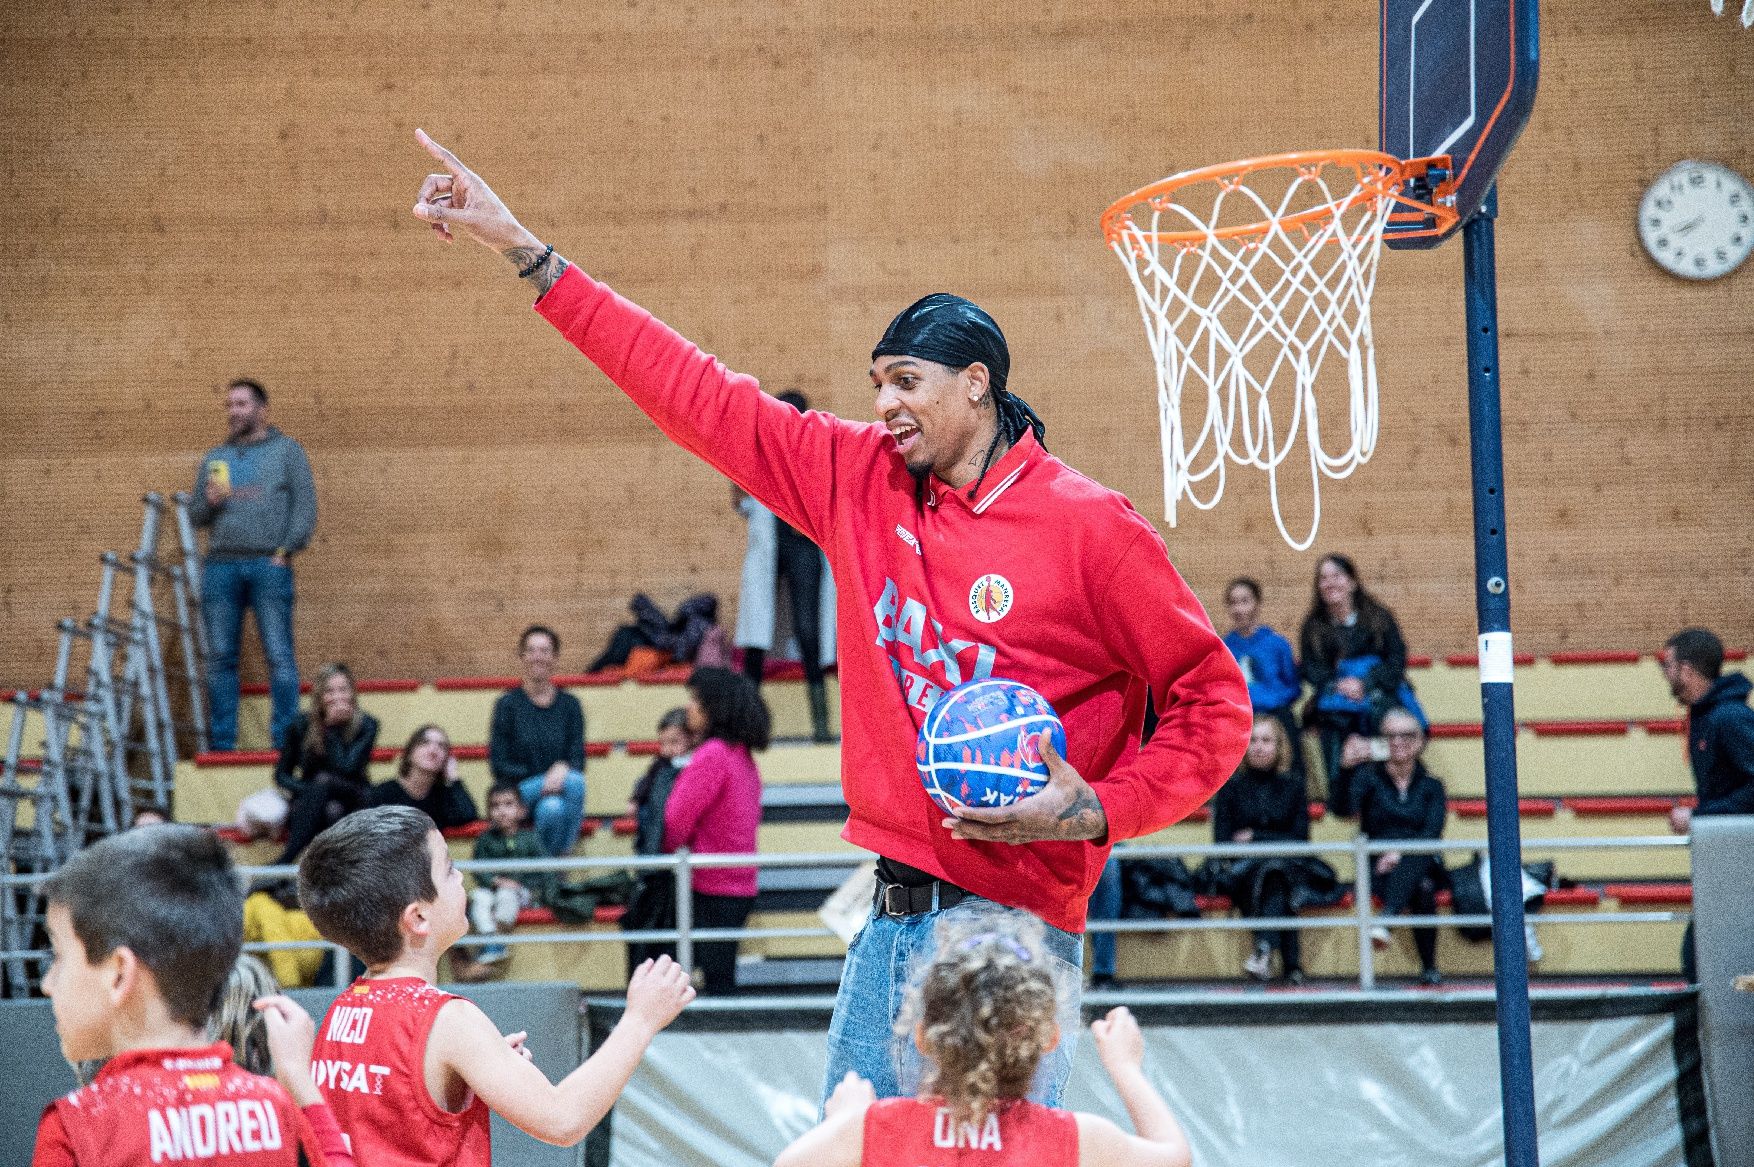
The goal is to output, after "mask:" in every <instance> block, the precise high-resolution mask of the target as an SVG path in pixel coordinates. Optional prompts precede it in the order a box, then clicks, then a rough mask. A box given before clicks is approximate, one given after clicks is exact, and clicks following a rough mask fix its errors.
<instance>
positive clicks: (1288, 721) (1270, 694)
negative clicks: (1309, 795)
mask: <svg viewBox="0 0 1754 1167" xmlns="http://www.w3.org/2000/svg"><path fill="white" fill-rule="evenodd" d="M1224 607H1225V610H1226V611H1228V612H1229V613H1230V631H1229V632H1226V633H1225V634H1224V647H1226V648H1228V649H1229V650H1230V655H1232V656H1234V657H1235V658H1236V662H1237V664H1239V665H1241V666H1242V675H1243V677H1244V679H1246V680H1247V681H1248V687H1249V701H1250V702H1251V703H1252V704H1253V705H1254V709H1255V712H1256V713H1257V714H1259V713H1266V714H1271V715H1272V716H1273V717H1275V718H1277V719H1278V720H1279V723H1280V724H1281V725H1283V726H1284V727H1285V735H1286V736H1287V737H1288V738H1290V739H1291V765H1292V767H1293V768H1294V769H1295V770H1296V771H1297V774H1298V776H1299V777H1301V776H1302V775H1303V774H1304V764H1303V735H1302V734H1301V733H1300V732H1299V731H1298V727H1297V715H1296V713H1294V712H1293V710H1292V706H1293V705H1294V704H1296V702H1297V699H1298V697H1299V696H1301V695H1302V693H1303V675H1302V674H1301V673H1299V672H1298V671H1297V660H1296V659H1295V658H1294V657H1293V656H1292V653H1291V642H1290V641H1289V640H1286V639H1285V638H1284V637H1283V636H1281V635H1279V633H1277V632H1275V631H1274V630H1273V629H1271V628H1269V627H1268V626H1267V625H1265V624H1262V623H1261V585H1260V583H1259V581H1257V580H1254V579H1250V578H1249V577H1248V576H1246V575H1243V576H1238V577H1237V578H1235V579H1233V580H1231V581H1230V582H1229V583H1228V584H1226V585H1225V588H1224Z"/></svg>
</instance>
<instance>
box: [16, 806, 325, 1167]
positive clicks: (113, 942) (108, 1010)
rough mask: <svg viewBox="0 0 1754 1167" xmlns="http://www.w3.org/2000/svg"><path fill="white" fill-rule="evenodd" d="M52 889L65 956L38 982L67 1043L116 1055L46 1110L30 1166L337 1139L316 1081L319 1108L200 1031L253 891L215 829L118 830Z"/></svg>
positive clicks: (257, 1158)
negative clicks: (246, 896) (299, 1101)
mask: <svg viewBox="0 0 1754 1167" xmlns="http://www.w3.org/2000/svg"><path fill="white" fill-rule="evenodd" d="M45 894H46V898H47V900H48V905H49V908H48V929H49V941H50V944H51V945H52V947H53V948H54V953H55V960H54V964H53V965H52V966H51V967H50V969H49V973H48V975H47V976H46V977H45V978H44V979H43V989H44V991H45V992H46V993H47V994H48V996H49V1000H50V1003H51V1005H52V1007H53V1009H54V1013H55V1029H56V1032H57V1033H58V1034H59V1035H60V1038H61V1052H62V1053H63V1054H64V1055H65V1056H66V1058H67V1060H68V1061H70V1062H74V1063H78V1062H85V1061H91V1060H96V1059H105V1058H107V1059H108V1062H107V1063H106V1064H105V1065H104V1067H103V1069H102V1070H100V1071H98V1073H97V1075H96V1077H95V1078H93V1080H92V1081H91V1083H90V1084H89V1085H87V1086H85V1087H83V1088H81V1089H79V1090H76V1091H74V1092H73V1093H71V1094H69V1095H67V1096H66V1097H64V1098H61V1099H59V1100H57V1101H56V1102H54V1103H53V1104H51V1105H50V1106H49V1107H48V1109H47V1110H45V1111H44V1112H43V1117H42V1122H41V1124H40V1125H39V1126H38V1127H37V1143H36V1152H35V1155H34V1157H33V1158H32V1163H33V1165H34V1167H67V1165H71V1164H79V1165H80V1167H94V1165H99V1164H102V1165H105V1167H107V1165H109V1164H115V1165H117V1167H121V1165H123V1164H138V1163H148V1162H150V1163H170V1162H183V1161H189V1160H195V1159H201V1160H208V1161H212V1162H217V1163H227V1164H232V1163H235V1164H240V1165H249V1167H321V1165H322V1164H324V1163H325V1162H327V1159H326V1155H325V1152H326V1151H340V1150H341V1149H342V1146H343V1145H342V1143H341V1136H340V1132H339V1130H338V1129H337V1128H336V1127H335V1120H334V1118H333V1117H332V1116H331V1115H329V1114H328V1110H327V1107H324V1106H323V1105H322V1104H321V1103H320V1101H318V1100H317V1098H316V1095H315V1091H314V1089H312V1090H311V1091H310V1097H308V1098H306V1099H304V1101H306V1102H314V1103H316V1105H314V1106H311V1107H310V1108H309V1109H307V1110H305V1111H303V1112H301V1111H300V1110H299V1108H298V1106H297V1105H296V1104H295V1102H294V1100H293V1098H292V1097H291V1096H290V1095H289V1094H288V1093H287V1090H286V1089H285V1088H283V1087H282V1086H281V1085H280V1084H279V1083H277V1082H275V1081H274V1080H273V1079H272V1078H266V1077H262V1076H259V1075H256V1074H252V1073H250V1072H249V1071H247V1070H245V1069H243V1068H242V1067H240V1066H238V1065H237V1064H236V1063H235V1062H234V1061H233V1060H232V1051H231V1047H230V1046H228V1045H226V1044H225V1043H224V1042H211V1041H209V1040H208V1039H207V1037H206V1034H205V1028H206V1025H207V1019H208V1015H209V1014H210V1013H211V1012H212V1010H213V1007H214V1004H215V1002H216V1000H217V998H218V996H219V991H220V988H221V986H223V985H224V984H225V981H226V978H227V977H228V976H230V974H231V970H232V966H233V965H234V964H235V963H236V962H237V958H238V952H239V949H240V948H241V946H242V944H243V897H242V893H241V892H240V890H239V886H238V882H237V877H236V874H235V873H234V872H233V870H232V866H231V860H230V858H229V856H228V855H227V853H226V849H225V844H224V843H222V842H221V841H220V840H219V838H218V837H217V836H215V835H214V834H213V833H212V832H210V831H206V830H203V829H201V828H198V827H192V826H177V825H164V826H158V827H154V828H152V829H151V830H141V831H128V832H126V833H124V834H120V835H115V836H112V837H110V838H108V839H105V840H103V841H102V842H99V843H96V844H94V845H92V846H90V847H88V848H86V849H85V850H84V851H81V852H80V853H79V854H78V855H76V856H74V858H73V859H72V860H71V861H70V862H69V863H68V864H67V865H66V866H65V867H63V868H62V869H61V870H60V871H58V872H56V873H55V875H54V876H53V878H51V879H50V880H49V882H48V884H47V886H46V889H45ZM301 1052H302V1051H301ZM298 1069H299V1070H301V1071H302V1070H303V1067H302V1066H300V1067H298ZM296 1077H297V1075H296V1074H295V1075H294V1078H295V1079H296ZM304 1084H305V1085H306V1086H308V1085H309V1079H308V1075H306V1077H305V1082H304ZM313 1125H314V1126H315V1127H316V1128H317V1130H318V1131H321V1132H322V1135H321V1137H320V1138H319V1135H318V1134H317V1133H315V1132H314V1131H313ZM343 1153H344V1152H343Z"/></svg>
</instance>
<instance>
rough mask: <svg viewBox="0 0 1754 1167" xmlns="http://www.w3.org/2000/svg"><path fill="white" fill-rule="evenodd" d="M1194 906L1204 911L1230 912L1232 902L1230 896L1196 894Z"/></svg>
mask: <svg viewBox="0 0 1754 1167" xmlns="http://www.w3.org/2000/svg"><path fill="white" fill-rule="evenodd" d="M1194 906H1195V907H1197V908H1199V909H1200V910H1201V911H1202V912H1228V911H1229V910H1230V908H1231V903H1230V897H1229V896H1195V897H1194Z"/></svg>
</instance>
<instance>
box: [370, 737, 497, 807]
mask: <svg viewBox="0 0 1754 1167" xmlns="http://www.w3.org/2000/svg"><path fill="white" fill-rule="evenodd" d="M365 804H366V806H412V807H414V808H415V809H416V810H423V811H425V812H426V813H427V815H428V816H429V817H430V818H431V819H432V821H433V822H434V824H436V825H437V827H438V829H439V830H441V831H448V830H450V829H451V828H453V827H464V826H468V825H469V824H470V823H472V822H474V821H475V819H476V817H477V813H476V810H475V800H474V799H473V798H471V797H469V791H468V789H467V788H466V787H465V786H464V785H463V783H462V782H460V781H459V780H458V778H457V759H456V758H455V757H454V756H452V754H451V739H450V738H449V737H447V736H446V735H445V731H444V730H442V729H440V728H439V727H438V726H436V725H423V726H421V727H420V728H419V729H417V730H415V731H414V734H413V736H412V737H410V738H409V739H408V744H407V745H405V746H403V747H402V756H401V757H400V758H397V759H396V777H394V778H392V779H390V780H389V781H388V782H380V783H378V784H377V785H376V786H374V787H372V788H371V793H370V794H369V795H367V796H366V800H365Z"/></svg>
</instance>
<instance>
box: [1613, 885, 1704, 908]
mask: <svg viewBox="0 0 1754 1167" xmlns="http://www.w3.org/2000/svg"><path fill="white" fill-rule="evenodd" d="M1602 894H1603V895H1607V896H1612V897H1613V898H1614V899H1617V900H1619V901H1620V902H1621V903H1622V904H1652V905H1664V906H1686V905H1689V904H1692V903H1693V885H1692V884H1690V883H1610V884H1607V885H1606V886H1604V887H1603V888H1602Z"/></svg>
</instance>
